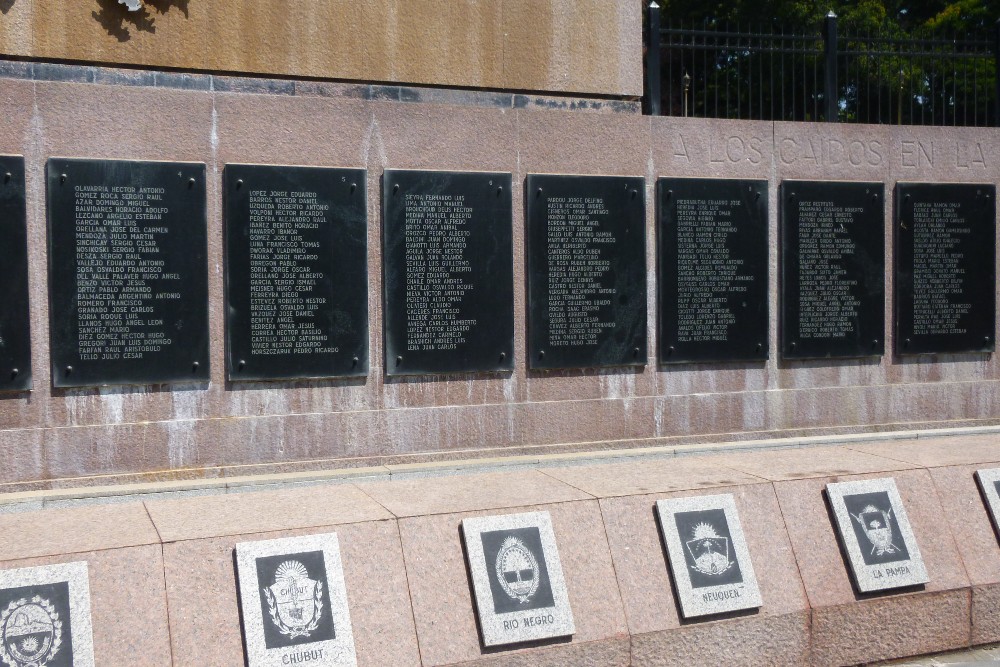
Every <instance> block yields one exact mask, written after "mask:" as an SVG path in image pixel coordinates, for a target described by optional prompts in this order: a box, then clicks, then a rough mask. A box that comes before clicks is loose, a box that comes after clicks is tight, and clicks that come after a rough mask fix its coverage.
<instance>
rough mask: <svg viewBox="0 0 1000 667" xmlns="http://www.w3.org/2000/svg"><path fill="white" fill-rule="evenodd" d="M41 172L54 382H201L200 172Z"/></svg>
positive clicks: (105, 167)
mask: <svg viewBox="0 0 1000 667" xmlns="http://www.w3.org/2000/svg"><path fill="white" fill-rule="evenodd" d="M47 167H48V216H49V294H50V301H51V307H50V320H51V321H50V330H51V342H52V345H51V348H52V378H53V384H54V385H55V386H56V387H73V386H87V385H101V384H151V383H161V382H179V381H184V380H206V379H208V362H209V360H208V317H207V311H208V287H207V267H206V252H207V250H206V215H205V166H204V165H202V164H191V163H167V162H124V161H108V160H66V159H56V158H54V159H51V160H49V162H48V166H47Z"/></svg>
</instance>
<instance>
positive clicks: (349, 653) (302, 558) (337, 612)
mask: <svg viewBox="0 0 1000 667" xmlns="http://www.w3.org/2000/svg"><path fill="white" fill-rule="evenodd" d="M236 567H237V576H238V577H239V586H240V602H241V607H242V609H241V611H242V613H243V633H244V638H245V640H246V649H247V661H248V665H249V667H271V666H278V665H294V664H300V663H302V664H309V665H316V666H317V667H326V666H328V665H329V666H333V665H338V666H339V665H357V657H356V655H355V650H354V634H353V632H352V629H351V618H350V614H349V613H348V609H347V590H346V587H345V585H344V572H343V567H342V563H341V560H340V547H339V543H338V540H337V536H336V534H334V533H329V534H324V535H309V536H306V537H290V538H284V539H277V540H264V541H260V542H242V543H240V544H237V545H236Z"/></svg>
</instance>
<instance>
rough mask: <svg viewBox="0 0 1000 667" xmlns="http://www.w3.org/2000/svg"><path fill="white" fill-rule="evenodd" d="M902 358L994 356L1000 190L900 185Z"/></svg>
mask: <svg viewBox="0 0 1000 667" xmlns="http://www.w3.org/2000/svg"><path fill="white" fill-rule="evenodd" d="M895 239H896V254H895V265H896V278H895V284H894V287H895V292H896V295H895V297H896V298H895V314H896V353H897V354H930V353H935V352H992V351H993V349H994V345H995V336H996V334H995V326H996V325H995V322H994V318H995V316H996V265H995V259H996V186H995V185H992V184H978V185H976V184H967V183H939V184H930V183H897V184H896V225H895Z"/></svg>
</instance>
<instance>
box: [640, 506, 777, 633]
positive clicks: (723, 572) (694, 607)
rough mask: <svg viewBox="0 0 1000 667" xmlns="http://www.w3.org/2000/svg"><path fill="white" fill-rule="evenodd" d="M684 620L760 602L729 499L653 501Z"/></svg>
mask: <svg viewBox="0 0 1000 667" xmlns="http://www.w3.org/2000/svg"><path fill="white" fill-rule="evenodd" d="M656 514H657V516H658V517H659V519H660V529H661V530H662V532H663V538H664V539H663V541H664V543H665V544H666V546H667V557H668V558H669V560H670V572H671V574H672V575H673V580H674V590H676V591H677V598H678V601H679V602H680V607H681V612H682V613H683V615H684V618H696V617H699V616H708V615H711V614H721V613H724V612H730V611H739V610H743V609H756V608H758V607H760V606H761V605H762V604H763V603H762V602H761V598H760V589H759V588H758V586H757V577H756V575H755V574H754V571H753V565H752V564H751V563H750V550H749V549H747V542H746V538H745V537H744V536H743V529H742V528H741V527H740V518H739V515H738V514H737V512H736V501H735V500H734V499H733V496H732V495H731V494H727V495H721V496H694V497H691V498H673V499H670V500H658V501H656Z"/></svg>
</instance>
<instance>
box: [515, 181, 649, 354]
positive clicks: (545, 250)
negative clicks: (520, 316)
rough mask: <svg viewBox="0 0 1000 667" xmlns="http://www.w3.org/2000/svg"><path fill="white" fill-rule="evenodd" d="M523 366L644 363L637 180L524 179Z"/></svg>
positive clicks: (640, 186) (641, 200)
mask: <svg viewBox="0 0 1000 667" xmlns="http://www.w3.org/2000/svg"><path fill="white" fill-rule="evenodd" d="M526 190H527V194H526V197H527V216H528V356H529V359H530V365H531V368H535V369H548V368H573V367H577V368H579V367H599V366H641V365H643V364H645V363H646V238H645V229H646V224H645V210H646V209H645V196H644V193H645V185H644V182H643V179H642V178H637V177H618V176H558V175H538V174H531V175H529V176H528V178H527V183H526Z"/></svg>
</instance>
